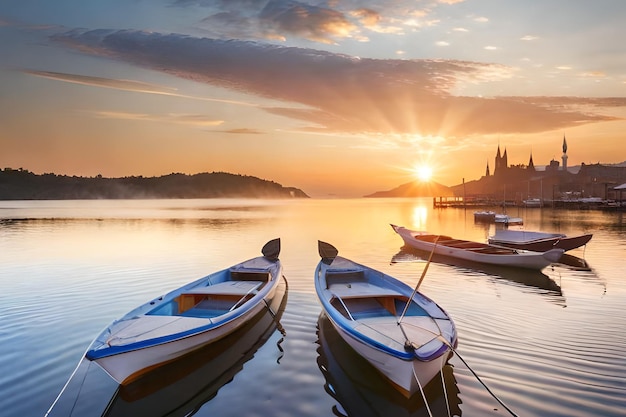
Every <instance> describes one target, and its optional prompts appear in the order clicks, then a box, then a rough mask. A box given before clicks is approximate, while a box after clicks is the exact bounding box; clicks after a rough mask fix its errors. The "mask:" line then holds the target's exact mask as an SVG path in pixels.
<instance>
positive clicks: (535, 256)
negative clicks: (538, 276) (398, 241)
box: [394, 226, 564, 269]
mask: <svg viewBox="0 0 626 417" xmlns="http://www.w3.org/2000/svg"><path fill="white" fill-rule="evenodd" d="M394 230H395V231H396V233H398V235H400V237H401V238H402V240H403V241H404V243H405V244H407V245H409V246H411V247H414V248H416V249H419V250H423V251H426V252H431V251H434V253H435V254H437V255H441V256H449V257H453V258H458V259H463V260H466V261H471V262H479V263H486V264H491V265H501V266H513V267H519V268H528V269H543V268H545V267H546V266H548V265H550V264H552V263H554V262H558V260H559V259H560V258H561V255H562V254H563V252H564V251H563V250H562V249H552V250H549V251H547V252H544V253H540V252H523V251H513V252H510V253H506V251H505V250H504V248H503V250H502V251H501V252H502V253H498V254H490V253H481V252H477V251H474V250H473V249H472V248H471V247H470V246H467V245H466V246H465V247H464V248H456V247H451V246H446V243H445V241H444V240H443V239H442V240H441V241H438V242H437V244H435V243H432V242H428V241H424V240H420V239H418V238H416V236H417V237H419V236H420V235H422V236H425V235H430V234H428V233H425V232H416V231H412V230H409V229H406V228H404V227H397V226H394ZM467 243H473V242H467ZM476 245H477V248H479V247H480V246H479V245H483V246H484V244H480V243H477V242H476Z"/></svg>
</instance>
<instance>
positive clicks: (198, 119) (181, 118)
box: [92, 111, 224, 127]
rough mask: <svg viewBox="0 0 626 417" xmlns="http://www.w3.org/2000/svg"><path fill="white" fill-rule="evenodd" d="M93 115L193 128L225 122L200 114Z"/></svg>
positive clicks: (117, 113) (99, 113)
mask: <svg viewBox="0 0 626 417" xmlns="http://www.w3.org/2000/svg"><path fill="white" fill-rule="evenodd" d="M92 113H93V115H94V116H95V117H97V118H100V119H118V120H134V121H141V122H146V121H149V122H160V123H175V124H181V125H188V126H193V127H214V126H220V125H222V124H224V121H223V120H215V119H211V118H208V117H207V116H204V115H199V114H175V113H170V114H146V113H130V112H119V111H96V112H92Z"/></svg>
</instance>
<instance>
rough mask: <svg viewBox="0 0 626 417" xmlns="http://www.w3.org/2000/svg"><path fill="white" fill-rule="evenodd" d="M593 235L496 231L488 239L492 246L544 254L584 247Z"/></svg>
mask: <svg viewBox="0 0 626 417" xmlns="http://www.w3.org/2000/svg"><path fill="white" fill-rule="evenodd" d="M592 237H593V234H590V233H589V234H584V235H577V236H571V237H568V236H566V235H564V234H561V233H545V232H533V231H528V230H496V233H495V235H493V236H491V237H489V239H488V241H489V243H490V244H492V245H500V246H506V247H509V248H514V249H523V250H530V251H535V252H546V251H548V250H550V249H553V248H560V249H563V250H564V251H566V252H567V251H568V250H572V249H576V248H579V247H581V246H583V245H586V244H587V243H588V242H589V241H590V240H591V238H592Z"/></svg>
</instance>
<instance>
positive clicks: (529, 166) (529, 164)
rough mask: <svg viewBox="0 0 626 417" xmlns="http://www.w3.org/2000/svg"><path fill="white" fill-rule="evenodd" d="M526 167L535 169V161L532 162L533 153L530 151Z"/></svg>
mask: <svg viewBox="0 0 626 417" xmlns="http://www.w3.org/2000/svg"><path fill="white" fill-rule="evenodd" d="M528 169H532V170H533V171H534V170H535V163H534V162H533V153H532V152H531V153H530V160H529V161H528Z"/></svg>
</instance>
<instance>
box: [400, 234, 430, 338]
mask: <svg viewBox="0 0 626 417" xmlns="http://www.w3.org/2000/svg"><path fill="white" fill-rule="evenodd" d="M438 241H439V236H437V237H436V238H435V241H434V245H433V249H432V250H431V251H430V255H429V256H428V262H426V266H424V270H423V271H422V276H421V277H420V279H419V281H418V282H417V285H416V286H415V289H414V290H413V293H412V294H411V297H409V299H408V300H407V302H406V305H405V306H404V310H403V311H402V314H401V315H400V318H399V319H398V325H399V324H400V322H401V321H402V319H403V318H404V315H405V314H406V312H407V310H408V309H409V305H411V300H413V297H414V296H415V294H416V293H417V291H418V290H419V287H420V285H422V281H424V277H425V276H426V271H428V266H429V265H430V261H431V260H432V259H433V255H434V254H435V248H436V247H437V242H438ZM401 328H402V326H401ZM403 332H404V330H403ZM405 337H406V335H405ZM407 341H408V338H407Z"/></svg>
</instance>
